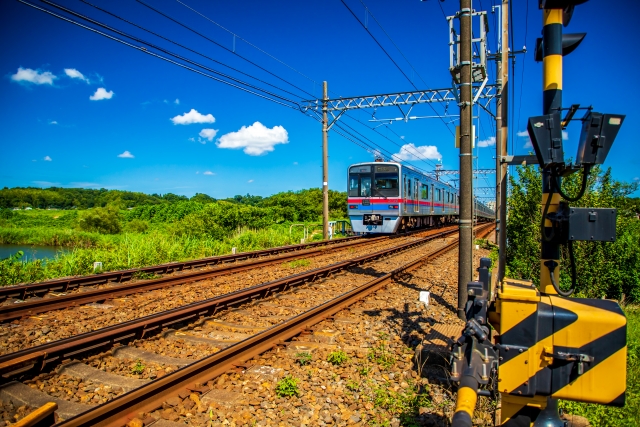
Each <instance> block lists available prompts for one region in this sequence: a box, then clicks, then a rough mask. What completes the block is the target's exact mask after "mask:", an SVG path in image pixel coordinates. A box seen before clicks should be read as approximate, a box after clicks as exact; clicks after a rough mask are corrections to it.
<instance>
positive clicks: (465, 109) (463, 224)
mask: <svg viewBox="0 0 640 427" xmlns="http://www.w3.org/2000/svg"><path fill="white" fill-rule="evenodd" d="M459 16H460V219H459V225H458V229H459V233H460V245H459V246H458V317H459V318H460V319H462V320H466V316H465V313H464V305H465V303H466V301H467V283H469V282H470V281H471V280H472V277H473V272H472V268H473V251H472V249H473V246H472V245H473V233H472V231H473V230H472V229H473V182H472V180H473V175H472V152H471V124H472V121H473V106H472V105H471V89H472V88H471V63H472V57H471V0H460V12H459Z"/></svg>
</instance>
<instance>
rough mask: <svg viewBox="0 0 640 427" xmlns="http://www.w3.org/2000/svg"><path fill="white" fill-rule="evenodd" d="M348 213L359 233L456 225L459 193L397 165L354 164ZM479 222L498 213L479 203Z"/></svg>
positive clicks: (353, 227)
mask: <svg viewBox="0 0 640 427" xmlns="http://www.w3.org/2000/svg"><path fill="white" fill-rule="evenodd" d="M348 175H349V178H348V180H349V181H348V183H347V212H348V214H349V219H350V220H351V227H352V229H353V231H354V232H355V233H389V234H390V233H397V232H403V231H407V230H410V229H415V228H422V227H429V226H436V225H440V224H445V223H453V222H456V221H457V219H458V214H459V207H460V206H459V190H458V189H457V188H454V187H452V186H450V185H448V184H446V183H444V182H442V181H438V180H435V179H433V178H431V177H429V176H426V175H424V174H422V173H420V172H418V171H416V170H415V169H413V168H411V167H408V166H403V165H401V164H399V163H395V162H381V161H375V162H368V163H357V164H355V165H351V166H350V167H349V171H348ZM475 215H476V216H477V218H478V221H481V220H484V221H486V220H492V219H493V218H494V217H495V214H494V212H493V211H492V210H491V209H489V208H488V207H487V206H485V205H484V204H482V203H479V202H478V203H477V204H476V211H475Z"/></svg>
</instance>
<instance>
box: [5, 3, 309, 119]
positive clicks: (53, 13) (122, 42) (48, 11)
mask: <svg viewBox="0 0 640 427" xmlns="http://www.w3.org/2000/svg"><path fill="white" fill-rule="evenodd" d="M17 1H19V2H20V3H22V4H25V5H27V6H30V7H32V8H34V9H37V10H40V11H42V12H45V13H47V14H49V15H52V16H54V17H56V18H58V19H61V20H63V21H67V22H69V23H71V24H74V25H77V26H79V27H81V28H83V29H86V30H89V31H91V32H94V33H96V34H99V35H101V36H104V37H106V38H108V39H111V40H113V41H117V42H118V43H121V44H123V45H125V46H128V47H131V48H133V49H136V50H138V51H140V52H144V53H146V54H148V55H151V56H153V57H156V58H158V59H162V60H163V61H166V62H169V63H171V64H173V65H177V66H179V67H182V68H184V69H186V70H189V71H192V72H194V73H197V74H200V75H202V76H204V77H207V78H210V79H212V80H215V81H218V82H220V83H224V84H226V85H229V86H232V87H234V88H236V89H240V90H242V91H244V92H247V93H250V94H252V95H255V96H258V97H260V98H263V99H266V100H268V101H271V102H274V103H276V104H279V105H282V106H285V107H288V108H291V109H294V110H300V106H299V105H298V104H297V103H296V102H294V101H291V102H293V103H294V104H295V105H296V106H295V107H294V106H292V105H289V104H286V103H284V102H281V101H278V100H276V99H273V98H270V97H268V96H266V95H263V94H260V93H257V92H254V91H252V90H249V89H247V88H245V87H242V86H239V85H238V84H235V83H232V82H229V81H226V80H223V79H220V78H218V77H215V76H212V75H210V74H207V73H204V72H202V71H200V70H197V69H195V68H192V67H189V66H187V65H185V64H182V63H180V62H177V61H174V60H172V59H169V58H166V57H164V56H162V55H159V54H157V53H155V52H151V51H149V50H147V49H146V48H144V47H140V46H136V45H134V44H131V43H129V42H127V41H125V40H122V39H119V38H117V37H115V36H113V35H111V34H107V33H103V32H102V31H100V30H97V29H95V28H92V27H89V26H87V25H84V24H82V23H80V22H77V21H74V20H73V19H70V18H67V17H66V16H62V15H58V14H57V13H55V12H53V11H50V10H48V9H45V8H42V7H39V6H36V5H34V4H31V3H29V2H27V1H25V0H17ZM41 1H43V2H46V0H41ZM46 3H50V2H46ZM56 7H57V6H56ZM202 68H206V67H204V66H202ZM236 80H237V79H236ZM240 84H244V85H246V86H248V87H251V85H249V84H247V83H244V82H240Z"/></svg>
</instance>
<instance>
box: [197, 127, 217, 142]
mask: <svg viewBox="0 0 640 427" xmlns="http://www.w3.org/2000/svg"><path fill="white" fill-rule="evenodd" d="M217 133H218V130H217V129H202V130H201V131H200V133H199V134H198V135H200V138H204V139H208V140H209V142H211V141H213V138H215V137H216V134H217ZM200 142H201V143H203V144H204V143H205V141H203V140H200Z"/></svg>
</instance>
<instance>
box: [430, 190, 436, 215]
mask: <svg viewBox="0 0 640 427" xmlns="http://www.w3.org/2000/svg"><path fill="white" fill-rule="evenodd" d="M435 197H436V196H435V191H434V188H433V184H431V213H433V211H434V203H433V202H434V200H435Z"/></svg>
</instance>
